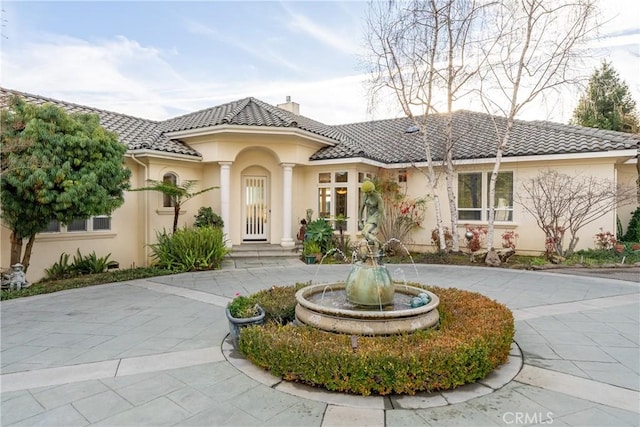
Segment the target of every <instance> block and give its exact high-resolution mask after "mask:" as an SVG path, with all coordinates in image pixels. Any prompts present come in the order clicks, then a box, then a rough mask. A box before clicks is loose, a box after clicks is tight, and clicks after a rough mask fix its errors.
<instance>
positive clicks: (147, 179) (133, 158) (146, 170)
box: [131, 153, 149, 266]
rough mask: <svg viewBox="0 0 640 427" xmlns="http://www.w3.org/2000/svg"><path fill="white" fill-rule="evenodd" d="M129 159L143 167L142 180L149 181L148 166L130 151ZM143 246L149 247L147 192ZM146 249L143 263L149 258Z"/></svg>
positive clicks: (147, 197)
mask: <svg viewBox="0 0 640 427" xmlns="http://www.w3.org/2000/svg"><path fill="white" fill-rule="evenodd" d="M131 160H133V161H134V162H136V163H137V164H139V165H140V166H142V167H143V168H144V182H148V181H149V168H148V167H147V165H145V164H144V163H142V162H141V161H140V160H138V159H136V155H135V154H133V153H131ZM144 247H145V248H148V247H149V192H148V191H145V192H144ZM147 252H148V249H145V253H144V265H145V266H146V265H147V261H148V260H149V254H148V253H147Z"/></svg>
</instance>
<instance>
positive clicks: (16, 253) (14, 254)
mask: <svg viewBox="0 0 640 427" xmlns="http://www.w3.org/2000/svg"><path fill="white" fill-rule="evenodd" d="M10 238H11V263H10V265H13V264H17V263H19V262H20V255H22V237H18V236H17V235H16V233H14V232H13V231H12V232H11V237H10Z"/></svg>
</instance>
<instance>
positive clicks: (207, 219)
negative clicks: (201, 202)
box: [193, 206, 224, 228]
mask: <svg viewBox="0 0 640 427" xmlns="http://www.w3.org/2000/svg"><path fill="white" fill-rule="evenodd" d="M195 218H196V221H195V222H194V224H193V226H194V227H196V228H202V227H218V228H222V227H224V221H223V220H222V217H221V216H220V215H218V214H217V213H215V212H213V209H211V208H210V207H208V206H207V207H204V206H203V207H201V208H200V209H198V214H197V215H195Z"/></svg>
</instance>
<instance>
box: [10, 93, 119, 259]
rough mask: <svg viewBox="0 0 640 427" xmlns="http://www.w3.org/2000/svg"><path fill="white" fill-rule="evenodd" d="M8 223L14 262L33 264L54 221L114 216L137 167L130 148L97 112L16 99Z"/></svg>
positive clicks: (12, 103)
mask: <svg viewBox="0 0 640 427" xmlns="http://www.w3.org/2000/svg"><path fill="white" fill-rule="evenodd" d="M0 129H1V133H0V138H1V144H2V151H1V156H0V166H1V167H2V176H1V182H0V184H1V186H2V187H1V189H0V200H1V202H2V213H1V216H2V221H3V223H4V224H5V225H6V226H7V227H8V228H9V229H10V230H11V264H12V265H13V264H15V263H17V262H20V257H21V255H22V243H23V239H28V241H27V245H26V248H25V252H24V256H23V258H22V264H23V265H24V269H25V271H26V270H27V268H28V266H29V260H30V257H31V250H32V247H33V243H34V241H35V236H36V234H37V233H39V232H41V231H43V230H45V229H46V228H47V226H48V224H49V222H50V221H51V220H58V221H59V222H60V223H62V224H68V223H70V222H71V221H73V220H74V219H86V218H89V217H91V216H94V215H108V214H110V213H111V212H113V210H115V209H116V208H118V207H119V206H121V205H122V203H123V202H124V196H123V194H124V193H123V191H124V190H125V189H127V188H128V187H129V176H130V175H131V171H130V170H129V169H127V168H125V167H124V165H123V156H124V154H125V152H126V147H125V146H124V145H123V144H121V143H120V142H119V141H118V137H117V135H116V134H114V133H111V132H107V131H106V130H105V129H104V128H103V127H101V126H100V122H99V118H98V116H97V115H93V114H69V113H67V112H66V111H65V110H63V109H62V108H59V107H57V106H55V105H52V104H44V105H35V104H30V103H27V102H25V101H24V100H23V99H21V98H20V97H17V96H14V97H12V98H11V99H10V100H9V102H8V105H7V106H6V107H4V108H2V110H0Z"/></svg>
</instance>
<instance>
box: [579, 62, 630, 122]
mask: <svg viewBox="0 0 640 427" xmlns="http://www.w3.org/2000/svg"><path fill="white" fill-rule="evenodd" d="M571 124H573V125H579V126H586V127H591V128H598V129H608V130H615V131H619V132H628V133H638V131H640V126H639V123H638V112H637V111H636V102H635V101H634V100H633V97H632V96H631V93H630V91H629V87H628V86H627V84H626V83H625V82H624V81H622V80H620V77H619V76H618V72H617V71H616V70H615V69H614V68H613V67H612V66H611V63H609V62H606V61H603V62H602V65H601V66H600V68H599V69H596V70H595V71H594V73H593V75H592V76H591V78H590V79H589V85H588V86H587V89H586V92H585V93H584V95H582V97H581V98H580V100H579V101H578V105H577V106H576V109H575V110H574V111H573V117H572V118H571Z"/></svg>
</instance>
